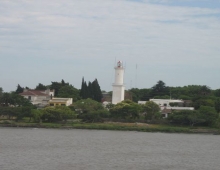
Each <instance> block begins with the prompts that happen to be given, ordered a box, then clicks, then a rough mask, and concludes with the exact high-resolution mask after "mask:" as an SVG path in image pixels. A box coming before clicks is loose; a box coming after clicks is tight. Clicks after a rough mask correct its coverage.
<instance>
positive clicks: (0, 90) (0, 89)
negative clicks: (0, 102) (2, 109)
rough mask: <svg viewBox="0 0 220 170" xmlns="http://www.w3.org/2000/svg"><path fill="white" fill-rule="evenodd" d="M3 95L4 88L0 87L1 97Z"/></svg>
mask: <svg viewBox="0 0 220 170" xmlns="http://www.w3.org/2000/svg"><path fill="white" fill-rule="evenodd" d="M2 95H3V89H2V88H1V87H0V98H1V97H2Z"/></svg>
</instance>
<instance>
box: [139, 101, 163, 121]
mask: <svg viewBox="0 0 220 170" xmlns="http://www.w3.org/2000/svg"><path fill="white" fill-rule="evenodd" d="M143 111H144V112H145V119H147V120H154V119H159V118H160V117H161V116H160V115H161V114H159V112H160V107H159V105H158V104H156V103H154V102H153V101H148V102H146V103H145V104H144V105H143Z"/></svg>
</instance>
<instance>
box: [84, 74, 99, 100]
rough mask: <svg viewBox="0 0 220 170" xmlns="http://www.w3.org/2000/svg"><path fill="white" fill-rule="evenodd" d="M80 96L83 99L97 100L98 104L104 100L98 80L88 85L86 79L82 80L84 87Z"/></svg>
mask: <svg viewBox="0 0 220 170" xmlns="http://www.w3.org/2000/svg"><path fill="white" fill-rule="evenodd" d="M80 96H81V98H82V99H87V98H91V99H93V100H96V101H97V102H101V99H102V91H101V89H100V86H99V83H98V80H97V79H95V80H94V81H93V82H92V83H91V82H89V83H88V85H87V83H86V81H84V78H83V79H82V85H81V90H80Z"/></svg>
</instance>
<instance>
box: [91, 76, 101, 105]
mask: <svg viewBox="0 0 220 170" xmlns="http://www.w3.org/2000/svg"><path fill="white" fill-rule="evenodd" d="M90 93H91V94H93V96H94V98H93V99H94V100H96V101H97V102H101V100H102V91H101V89H100V86H99V83H98V80H97V79H95V80H94V81H93V82H92V91H91V92H90Z"/></svg>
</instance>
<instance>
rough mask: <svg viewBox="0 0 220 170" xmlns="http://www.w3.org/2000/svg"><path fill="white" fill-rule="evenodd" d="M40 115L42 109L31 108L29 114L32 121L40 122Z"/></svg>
mask: <svg viewBox="0 0 220 170" xmlns="http://www.w3.org/2000/svg"><path fill="white" fill-rule="evenodd" d="M42 115H43V112H42V110H38V109H32V110H31V116H32V118H33V121H34V122H36V123H40V122H41V118H42Z"/></svg>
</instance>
